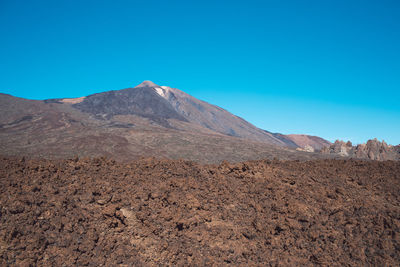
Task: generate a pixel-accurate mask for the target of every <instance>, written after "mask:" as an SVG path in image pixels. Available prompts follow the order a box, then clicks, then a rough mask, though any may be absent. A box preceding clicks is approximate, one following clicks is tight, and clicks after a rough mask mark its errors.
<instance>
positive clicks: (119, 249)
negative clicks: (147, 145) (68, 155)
mask: <svg viewBox="0 0 400 267" xmlns="http://www.w3.org/2000/svg"><path fill="white" fill-rule="evenodd" d="M0 190H1V192H0V221H1V222H0V265H1V266H133V265H135V266H155V265H171V266H183V265H197V266H209V265H218V266H221V265H222V266H223V265H230V264H234V265H241V266H268V265H269V266H315V265H329V266H366V265H374V266H398V265H399V264H400V251H399V250H400V235H399V233H400V205H399V204H400V195H399V192H400V163H399V162H392V161H386V162H374V161H371V162H367V161H356V160H347V161H344V160H319V161H308V162H300V161H274V160H273V161H270V160H264V161H253V162H246V163H236V164H229V163H226V162H223V163H222V164H220V165H201V164H197V163H193V162H189V161H179V160H175V161H172V160H156V159H151V158H150V159H141V160H138V161H133V162H130V163H118V162H115V161H113V160H108V159H105V158H98V159H78V158H75V159H71V160H52V161H49V160H25V159H16V158H1V159H0Z"/></svg>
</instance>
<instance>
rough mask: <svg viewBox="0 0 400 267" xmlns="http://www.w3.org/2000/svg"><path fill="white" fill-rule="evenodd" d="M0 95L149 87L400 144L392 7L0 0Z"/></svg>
mask: <svg viewBox="0 0 400 267" xmlns="http://www.w3.org/2000/svg"><path fill="white" fill-rule="evenodd" d="M0 40H1V42H0V73H1V76H0V77H1V78H0V92H3V93H9V94H12V95H15V96H18V97H24V98H31V99H45V98H59V97H78V96H83V95H88V94H92V93H96V92H100V91H106V90H115V89H122V88H126V87H131V86H135V85H137V84H139V83H140V82H141V81H143V80H152V81H154V82H155V83H158V84H160V85H168V86H171V87H175V88H179V89H181V90H183V91H186V92H187V93H189V94H191V95H193V96H195V97H197V98H200V99H202V100H206V101H208V102H210V103H213V104H216V105H219V106H221V107H223V108H225V109H227V110H229V111H231V112H232V113H234V114H236V115H239V116H241V117H243V118H245V119H246V120H248V121H250V122H251V123H253V124H255V125H256V126H258V127H260V128H263V129H266V130H269V131H272V132H281V133H285V134H287V133H305V134H313V135H318V136H321V137H324V138H327V139H328V140H331V141H333V140H334V139H336V138H339V139H346V140H348V139H350V140H351V141H353V142H354V143H360V142H364V141H366V140H367V139H370V138H374V137H377V138H378V139H384V140H386V141H387V142H389V143H391V144H399V143H400V1H398V0H393V1H385V0H376V1H368V0H362V1H361V0H360V1H352V0H346V1H340V0H324V1H321V0H315V1H308V0H302V1H299V0H296V1H284V0H280V1H278V0H269V1H268V0H264V1H253V0H246V1H217V0H214V1H208V0H202V1H187V0H186V1H173V0H168V1H166V0H165V1H151V0H143V1H134V0H130V1H122V0H113V1H101V0H96V1H88V0H80V1H73V0H68V1H62V0H57V1H54V0H48V1H40V0H35V1H21V0H0Z"/></svg>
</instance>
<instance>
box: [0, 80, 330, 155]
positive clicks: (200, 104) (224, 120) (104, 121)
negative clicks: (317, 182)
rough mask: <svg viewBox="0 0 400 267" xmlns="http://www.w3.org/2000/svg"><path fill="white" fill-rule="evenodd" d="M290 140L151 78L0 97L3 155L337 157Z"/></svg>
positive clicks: (0, 137)
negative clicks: (104, 87) (99, 89)
mask: <svg viewBox="0 0 400 267" xmlns="http://www.w3.org/2000/svg"><path fill="white" fill-rule="evenodd" d="M304 138H306V139H307V138H308V137H307V136H304ZM312 138H314V137H309V138H308V139H309V140H311V139H312ZM293 140H294V139H293V138H290V137H288V136H286V135H283V134H277V133H271V132H268V131H265V130H262V129H259V128H257V127H255V126H254V125H252V124H250V123H249V122H246V121H245V120H243V119H241V118H239V117H237V116H235V115H233V114H231V113H229V112H228V111H226V110H224V109H222V108H219V107H217V106H214V105H211V104H208V103H206V102H204V101H201V100H198V99H196V98H194V97H192V96H190V95H188V94H186V93H184V92H183V91H180V90H178V89H174V88H170V87H166V86H158V85H156V84H154V83H152V82H150V81H145V82H143V83H142V84H140V85H138V86H136V87H134V88H128V89H123V90H116V91H107V92H103V93H98V94H93V95H89V96H84V97H79V98H72V99H71V98H64V99H48V100H44V101H39V100H28V99H22V98H18V97H13V96H11V95H5V94H0V146H1V154H2V155H8V156H22V155H23V156H28V157H45V158H69V157H73V156H75V155H79V156H91V157H98V156H108V157H113V158H115V159H118V160H132V159H137V158H139V157H141V156H146V157H147V156H157V157H161V158H170V159H178V158H184V159H188V160H194V161H199V162H207V163H215V162H220V161H222V160H228V161H232V162H236V161H244V160H254V159H262V158H274V157H277V158H280V159H311V158H321V157H323V158H327V157H336V155H333V156H332V155H328V154H324V155H322V154H318V153H307V152H305V151H296V148H299V147H300V146H301V144H300V143H299V144H297V143H296V142H297V141H296V140H294V141H293ZM295 141H296V142H295ZM308 144H309V143H308ZM315 144H316V145H318V143H317V142H314V143H312V144H311V145H315Z"/></svg>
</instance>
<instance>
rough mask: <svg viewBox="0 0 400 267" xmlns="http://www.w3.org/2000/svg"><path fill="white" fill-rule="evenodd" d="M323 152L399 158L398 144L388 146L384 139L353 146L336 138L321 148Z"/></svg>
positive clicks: (388, 158) (359, 156)
mask: <svg viewBox="0 0 400 267" xmlns="http://www.w3.org/2000/svg"><path fill="white" fill-rule="evenodd" d="M321 152H322V153H323V154H335V155H339V156H342V157H351V158H359V159H371V160H399V159H400V146H390V145H388V144H386V142H385V141H382V142H380V141H378V140H377V139H373V140H368V142H367V143H366V144H359V145H356V146H353V145H352V143H351V142H350V141H349V142H346V143H345V142H343V141H340V140H336V141H335V143H334V144H332V145H331V146H329V147H326V148H323V149H322V151H321Z"/></svg>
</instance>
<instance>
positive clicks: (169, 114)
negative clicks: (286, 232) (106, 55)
mask: <svg viewBox="0 0 400 267" xmlns="http://www.w3.org/2000/svg"><path fill="white" fill-rule="evenodd" d="M73 107H74V108H77V109H79V110H80V111H83V112H87V113H91V114H93V115H95V116H96V117H98V118H112V117H113V116H115V115H136V116H141V117H145V118H149V119H151V120H152V121H154V122H156V123H158V124H160V125H162V126H164V127H170V128H172V127H174V124H176V123H174V122H172V121H168V120H169V119H175V120H178V121H186V122H190V123H191V124H194V125H197V126H200V127H203V128H206V129H208V130H211V131H213V132H216V133H220V134H224V135H228V136H234V137H240V138H244V139H248V140H252V141H258V142H263V143H268V144H273V145H278V146H284V147H293V148H296V147H297V145H296V144H295V143H294V142H292V141H291V139H289V138H286V137H285V136H284V135H274V134H272V133H270V132H268V131H264V130H261V129H259V128H257V127H255V126H254V125H252V124H250V123H249V122H247V121H245V120H243V119H242V118H239V117H237V116H235V115H233V114H231V113H229V112H228V111H226V110H224V109H222V108H220V107H217V106H214V105H211V104H208V103H206V102H204V101H201V100H198V99H196V98H194V97H192V96H190V95H188V94H186V93H185V92H183V91H181V90H178V89H175V88H171V87H167V86H159V85H156V84H154V83H153V82H151V81H144V82H143V83H141V84H139V85H138V86H136V87H134V88H128V89H123V90H118V91H108V92H104V93H98V94H94V95H90V96H87V97H86V98H85V99H84V100H83V101H82V102H80V103H77V104H73Z"/></svg>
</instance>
